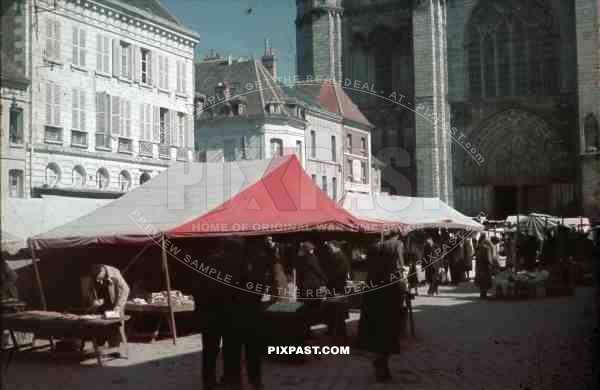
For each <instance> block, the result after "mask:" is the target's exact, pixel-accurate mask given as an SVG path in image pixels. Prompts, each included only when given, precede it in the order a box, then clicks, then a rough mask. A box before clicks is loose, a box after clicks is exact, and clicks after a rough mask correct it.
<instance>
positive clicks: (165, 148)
mask: <svg viewBox="0 0 600 390" xmlns="http://www.w3.org/2000/svg"><path fill="white" fill-rule="evenodd" d="M158 157H159V158H164V159H170V158H171V147H170V146H169V145H167V144H160V145H158Z"/></svg>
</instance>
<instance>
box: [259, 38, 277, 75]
mask: <svg viewBox="0 0 600 390" xmlns="http://www.w3.org/2000/svg"><path fill="white" fill-rule="evenodd" d="M261 60H262V64H263V66H264V67H265V68H266V69H267V70H268V71H269V73H271V76H273V78H277V61H276V58H275V54H274V53H273V49H272V48H271V42H270V41H269V38H265V54H264V55H263V56H262V59H261Z"/></svg>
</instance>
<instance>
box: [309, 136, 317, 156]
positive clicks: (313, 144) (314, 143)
mask: <svg viewBox="0 0 600 390" xmlns="http://www.w3.org/2000/svg"><path fill="white" fill-rule="evenodd" d="M310 157H317V134H316V133H315V131H314V130H311V131H310Z"/></svg>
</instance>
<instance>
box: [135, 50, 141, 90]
mask: <svg viewBox="0 0 600 390" xmlns="http://www.w3.org/2000/svg"><path fill="white" fill-rule="evenodd" d="M141 70H142V56H141V53H140V48H139V46H133V81H135V82H138V83H139V82H140V75H141Z"/></svg>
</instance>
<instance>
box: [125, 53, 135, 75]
mask: <svg viewBox="0 0 600 390" xmlns="http://www.w3.org/2000/svg"><path fill="white" fill-rule="evenodd" d="M127 51H128V52H129V53H128V54H129V55H128V56H127V61H128V64H127V78H129V79H133V65H134V64H135V62H134V61H133V56H134V53H133V45H129V46H127Z"/></svg>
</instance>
